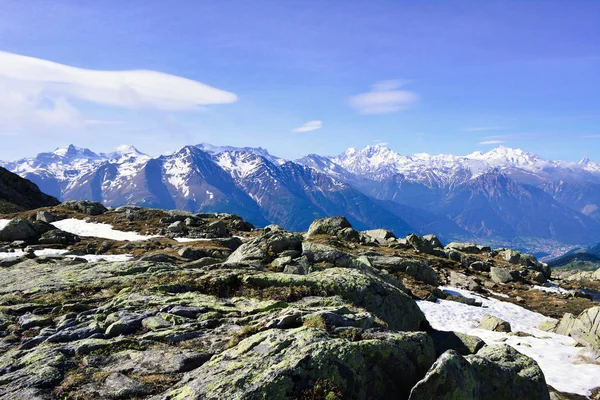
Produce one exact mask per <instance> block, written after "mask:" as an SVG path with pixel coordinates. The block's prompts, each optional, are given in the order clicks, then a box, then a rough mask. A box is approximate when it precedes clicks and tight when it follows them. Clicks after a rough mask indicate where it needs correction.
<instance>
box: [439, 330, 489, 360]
mask: <svg viewBox="0 0 600 400" xmlns="http://www.w3.org/2000/svg"><path fill="white" fill-rule="evenodd" d="M430 335H431V338H432V339H433V343H434V345H435V353H436V354H437V356H438V357H439V356H441V355H442V354H443V353H444V352H446V351H448V350H453V351H456V352H458V354H460V355H463V356H466V355H469V354H475V353H477V352H478V351H479V350H480V349H481V348H483V346H485V342H484V341H483V340H481V339H479V338H478V337H476V336H470V335H467V334H464V333H460V332H447V331H434V332H432V333H431V334H430Z"/></svg>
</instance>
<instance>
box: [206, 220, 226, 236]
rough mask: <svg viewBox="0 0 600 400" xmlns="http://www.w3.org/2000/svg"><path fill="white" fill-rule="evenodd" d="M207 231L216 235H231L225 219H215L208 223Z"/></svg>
mask: <svg viewBox="0 0 600 400" xmlns="http://www.w3.org/2000/svg"><path fill="white" fill-rule="evenodd" d="M206 230H207V232H209V233H212V234H213V235H216V236H217V237H229V236H231V234H230V233H229V230H228V229H227V225H226V224H225V223H224V222H223V221H215V222H211V223H210V224H208V226H207V227H206Z"/></svg>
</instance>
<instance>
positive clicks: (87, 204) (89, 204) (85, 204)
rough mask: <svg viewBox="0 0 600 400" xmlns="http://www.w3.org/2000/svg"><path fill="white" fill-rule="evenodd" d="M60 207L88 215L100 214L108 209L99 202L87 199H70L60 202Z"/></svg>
mask: <svg viewBox="0 0 600 400" xmlns="http://www.w3.org/2000/svg"><path fill="white" fill-rule="evenodd" d="M60 206H61V207H64V208H68V209H69V210H73V211H77V212H80V213H83V214H88V215H100V214H104V213H105V212H107V211H108V209H107V208H106V207H104V206H103V205H102V204H101V203H98V202H96V201H87V200H70V201H65V202H63V203H61V204H60Z"/></svg>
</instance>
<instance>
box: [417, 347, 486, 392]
mask: <svg viewBox="0 0 600 400" xmlns="http://www.w3.org/2000/svg"><path fill="white" fill-rule="evenodd" d="M433 399H435V400H479V399H482V400H483V398H482V397H481V396H480V378H479V374H478V373H477V371H476V370H475V368H473V366H471V364H469V362H468V361H467V360H466V359H465V358H464V357H463V356H461V355H460V354H459V353H457V352H456V351H454V350H448V351H447V352H445V353H444V354H442V355H441V356H440V358H438V359H437V360H436V362H435V363H434V364H433V366H432V367H431V369H430V370H429V371H428V372H427V375H425V377H424V378H423V379H422V380H420V381H419V382H417V384H416V385H415V387H414V388H413V389H412V391H411V392H410V397H409V400H433Z"/></svg>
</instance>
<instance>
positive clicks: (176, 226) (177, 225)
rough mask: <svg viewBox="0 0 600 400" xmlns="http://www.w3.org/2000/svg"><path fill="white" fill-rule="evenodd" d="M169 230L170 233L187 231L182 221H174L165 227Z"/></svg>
mask: <svg viewBox="0 0 600 400" xmlns="http://www.w3.org/2000/svg"><path fill="white" fill-rule="evenodd" d="M167 229H168V230H169V232H172V233H183V232H186V231H187V227H186V226H185V224H184V223H183V222H182V221H175V222H173V223H172V224H171V225H169V226H168V227H167Z"/></svg>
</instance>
